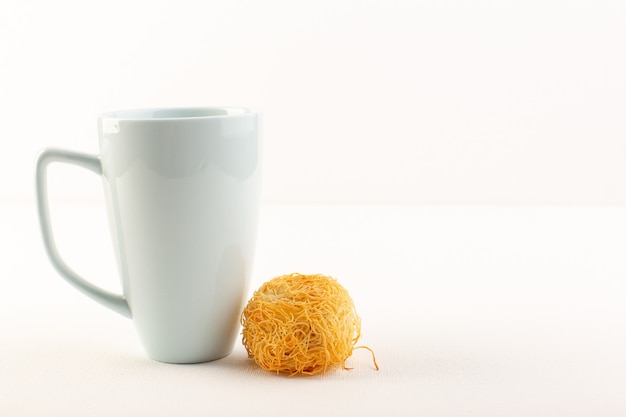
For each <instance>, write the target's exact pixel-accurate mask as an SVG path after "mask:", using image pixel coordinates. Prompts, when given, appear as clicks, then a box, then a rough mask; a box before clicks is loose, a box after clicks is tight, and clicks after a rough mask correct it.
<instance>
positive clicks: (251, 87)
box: [0, 0, 626, 417]
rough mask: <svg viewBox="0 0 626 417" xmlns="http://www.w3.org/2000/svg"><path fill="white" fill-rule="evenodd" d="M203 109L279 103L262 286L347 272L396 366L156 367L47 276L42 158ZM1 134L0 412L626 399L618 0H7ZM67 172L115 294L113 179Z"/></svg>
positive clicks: (242, 359) (77, 218)
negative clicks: (154, 112)
mask: <svg viewBox="0 0 626 417" xmlns="http://www.w3.org/2000/svg"><path fill="white" fill-rule="evenodd" d="M195 105H198V106H200V105H243V106H251V107H255V108H258V109H260V110H261V111H262V112H263V114H264V157H263V162H264V166H263V169H264V173H263V174H264V177H263V187H264V188H263V203H264V204H263V206H262V209H261V216H260V222H259V238H258V250H257V256H256V259H255V264H254V269H253V273H252V277H251V285H250V292H252V290H254V289H255V288H258V287H259V286H260V285H261V284H262V283H263V282H264V281H266V280H268V279H270V278H271V277H274V276H277V275H281V274H285V273H290V272H294V271H299V272H302V273H318V272H320V273H326V274H329V275H332V276H334V277H336V278H337V279H338V280H339V282H340V283H342V284H343V285H344V286H345V287H346V289H348V290H349V292H350V294H351V295H352V297H353V299H354V301H355V304H356V306H357V309H358V311H359V314H360V315H361V317H362V319H363V328H362V330H363V331H362V336H363V337H362V339H361V343H363V344H365V345H368V346H370V347H372V348H373V349H374V350H375V352H376V355H377V359H378V362H379V364H380V366H381V369H380V371H379V372H376V371H375V370H373V368H372V365H371V362H370V357H369V356H368V352H367V351H364V350H360V351H359V352H358V353H355V354H354V355H353V357H351V358H350V359H349V366H354V370H352V371H350V372H348V371H338V372H334V373H330V374H329V375H327V376H325V377H321V376H320V377H319V378H317V377H314V378H297V379H288V378H281V377H277V376H275V375H270V374H267V373H265V372H263V371H262V370H261V369H259V368H258V367H256V366H254V364H253V363H252V362H251V361H250V360H248V359H247V358H246V355H245V350H244V349H243V346H241V344H240V343H237V344H236V346H235V349H234V351H233V353H232V354H231V355H230V356H228V357H227V358H226V359H224V360H220V361H215V362H211V363H207V364H199V365H190V366H175V365H166V364H162V363H158V362H155V361H151V360H149V359H147V358H146V357H145V355H144V353H143V350H142V348H141V346H140V344H139V341H138V338H137V336H136V333H135V331H134V329H133V327H132V322H131V321H128V320H126V319H124V318H122V317H118V316H116V315H115V314H114V313H112V312H110V311H108V310H107V309H105V308H103V307H102V306H100V305H97V304H96V303H94V302H92V301H91V300H90V299H88V298H87V297H85V296H84V295H83V294H81V293H79V292H78V291H76V290H75V289H73V288H71V287H70V286H69V285H68V284H67V283H66V282H64V281H63V280H62V278H61V277H59V276H58V274H57V273H56V272H55V271H54V269H53V268H52V266H51V264H50V263H49V262H48V259H47V258H46V255H45V253H44V250H43V245H42V243H41V238H40V235H39V230H38V224H37V220H36V215H35V209H34V204H33V199H34V195H33V182H34V178H33V168H34V160H35V156H36V154H37V151H38V150H39V149H41V148H43V147H48V146H57V147H65V148H70V149H75V150H82V151H86V152H92V153H97V152H98V150H97V137H96V117H97V115H98V113H100V112H104V111H110V110H116V109H124V108H135V107H160V106H195ZM0 135H1V136H0V139H1V140H0V146H1V147H2V148H1V150H0V289H1V291H0V332H1V333H0V415H7V416H8V415H10V416H41V415H46V416H48V415H49V416H57V415H58V416H74V415H76V416H84V415H93V416H111V415H119V416H131V415H132V416H136V415H150V416H172V415H185V416H195V415H197V416H206V415H225V416H226V415H238V416H239V415H252V414H254V415H258V416H274V417H275V416H281V415H293V414H294V410H297V413H298V414H299V415H302V416H320V415H324V416H335V415H341V416H347V415H358V416H370V415H376V416H380V415H394V416H396V415H397V416H404V415H406V416H412V417H413V416H416V415H427V416H446V417H447V416H460V415H476V416H497V417H509V416H511V417H518V416H529V417H530V416H532V417H537V416H546V417H555V416H585V417H587V416H607V417H608V416H611V417H612V416H615V417H618V416H619V417H623V416H624V415H626V400H625V399H624V393H625V392H626V379H624V375H626V355H625V354H624V352H626V304H625V303H624V300H626V279H625V277H626V263H625V262H624V259H625V257H624V254H626V184H625V180H626V163H625V162H626V161H625V156H626V2H623V1H617V0H615V1H608V0H580V1H576V0H572V1H557V0H545V1H534V0H530V1H521V0H520V1H504V0H503V1H495V0H494V1H485V0H476V1H469V0H468V1H462V0H433V1H417V0H416V1H397V0H384V1H383V0H380V1H346V0H334V1H331V0H317V1H310V2H301V1H286V0H285V1H262V0H257V1H241V0H233V1H225V0H224V1H219V2H217V1H194V2H191V1H187V0H177V1H171V2H165V1H160V0H141V1H133V0H107V1H101V2H88V1H73V0H58V1H44V0H0ZM50 171H51V172H50V176H49V178H50V183H51V184H50V194H51V199H52V200H54V201H53V203H52V204H51V212H52V213H51V214H52V218H53V225H54V227H55V238H56V240H57V243H58V246H59V250H60V252H61V253H62V255H63V257H64V259H66V261H67V262H68V264H69V265H71V267H72V268H74V269H75V270H76V271H77V272H78V273H79V274H81V275H82V276H84V277H86V278H87V279H89V280H90V281H91V282H93V283H95V284H97V285H100V286H102V287H104V288H106V289H109V290H111V291H115V292H119V291H120V284H119V279H118V274H117V271H116V268H115V261H114V257H113V250H112V246H111V243H110V242H111V241H110V238H109V236H108V232H109V230H108V225H107V222H106V215H105V210H104V207H103V205H102V192H101V186H100V180H99V179H98V178H97V177H96V176H95V175H93V174H91V173H89V172H87V171H81V170H79V169H77V168H76V167H65V166H62V165H57V164H55V165H54V167H51V170H50ZM494 205H495V206H497V207H494ZM470 206H471V207H470ZM547 206H550V207H547ZM581 206H584V207H581ZM605 206H611V207H605ZM278 395H280V397H278V398H279V399H280V401H274V402H272V401H268V399H274V398H277V396H278ZM311 398H323V400H322V401H315V404H313V405H312V401H311ZM303 405H305V407H303Z"/></svg>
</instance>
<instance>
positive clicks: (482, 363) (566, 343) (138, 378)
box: [0, 203, 626, 417]
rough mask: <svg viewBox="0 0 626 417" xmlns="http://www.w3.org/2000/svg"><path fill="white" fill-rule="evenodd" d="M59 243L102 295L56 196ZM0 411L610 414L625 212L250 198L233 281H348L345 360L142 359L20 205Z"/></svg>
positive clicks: (5, 250) (95, 236) (130, 332)
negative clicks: (297, 276) (253, 225)
mask: <svg viewBox="0 0 626 417" xmlns="http://www.w3.org/2000/svg"><path fill="white" fill-rule="evenodd" d="M52 215H53V219H54V221H55V226H56V228H57V238H58V241H59V246H60V249H61V252H62V253H63V254H64V256H65V257H66V259H67V261H68V263H69V264H71V265H72V266H73V267H74V268H75V269H77V270H78V271H79V272H80V273H83V274H84V275H85V276H89V277H90V278H91V279H93V281H95V282H96V283H98V284H99V285H101V286H104V287H107V288H110V289H112V290H116V289H118V288H119V284H118V282H117V280H118V279H117V277H116V276H115V275H116V273H115V267H114V265H113V258H112V250H111V248H110V243H109V240H108V236H107V226H106V222H105V218H104V210H103V209H102V208H101V207H100V206H98V205H94V204H73V205H72V204H57V205H55V208H54V211H53V214H52ZM0 227H1V228H0V230H1V232H0V251H1V253H2V262H1V263H0V276H1V277H2V278H1V279H2V291H0V330H1V332H0V415H2V416H31V415H32V416H43V415H45V416H65V417H67V416H173V415H175V416H196V415H197V416H208V415H211V416H229V415H233V416H246V415H254V416H256V417H259V416H283V415H297V416H320V415H323V416H349V415H354V416H375V415H376V416H378V415H389V416H416V415H424V416H460V415H473V416H499V417H505V416H533V417H536V416H624V415H626V208H624V207H612V208H610V207H332V206H320V207H315V206H291V207H289V206H266V207H263V209H262V212H261V222H260V234H259V245H258V252H257V262H256V266H255V271H254V276H253V281H252V285H251V288H250V291H252V290H253V289H254V288H256V287H258V286H259V285H260V284H261V283H263V282H264V281H266V280H268V279H270V278H272V277H274V276H277V275H282V274H285V273H289V272H296V271H298V272H302V273H317V272H320V273H325V274H329V275H332V276H334V277H335V278H337V279H338V280H339V282H340V283H342V284H343V285H344V286H345V287H346V288H347V289H348V291H350V293H351V295H352V298H353V299H354V301H355V303H356V306H357V310H358V312H359V314H360V315H361V317H362V321H363V328H362V339H361V343H362V344H365V345H368V346H370V347H371V348H372V349H373V350H374V351H375V353H376V358H377V360H378V363H379V365H380V370H379V371H376V370H374V368H373V365H372V361H371V356H370V354H369V352H367V351H366V350H358V351H355V353H354V355H353V356H352V357H351V358H350V359H349V360H348V365H349V366H351V367H353V369H352V370H349V371H344V370H341V369H338V370H336V371H332V372H329V373H327V374H326V375H325V376H315V377H296V378H289V377H284V376H277V375H275V374H272V373H267V372H264V371H262V370H260V369H259V368H258V367H256V366H255V365H254V364H253V363H252V362H251V361H250V360H248V358H247V357H246V354H245V351H244V348H243V346H242V345H241V344H240V343H239V342H238V343H237V344H236V345H235V349H234V351H233V353H232V354H231V355H230V356H228V357H227V358H225V359H222V360H219V361H215V362H210V363H205V364H198V365H168V364H162V363H158V362H155V361H152V360H150V359H147V358H146V357H145V356H144V355H143V352H142V350H141V347H140V345H139V342H138V340H137V337H136V335H135V333H134V328H133V326H132V323H131V321H129V320H127V319H124V318H123V317H121V316H118V315H116V314H114V313H112V312H110V311H108V310H106V309H105V308H103V307H100V306H99V305H97V304H95V303H93V302H92V301H90V300H89V299H87V298H86V297H84V296H83V295H82V294H80V293H78V292H77V291H76V290H74V289H73V288H71V287H70V286H69V285H68V284H67V283H65V282H64V281H63V280H62V279H61V278H60V277H59V276H58V275H57V274H56V272H55V271H54V270H53V269H52V267H51V266H50V264H49V262H48V260H47V258H46V257H45V254H44V251H43V248H42V245H41V242H40V238H39V234H38V229H37V224H36V216H35V212H34V208H33V206H32V204H26V203H24V204H16V203H4V204H2V205H0Z"/></svg>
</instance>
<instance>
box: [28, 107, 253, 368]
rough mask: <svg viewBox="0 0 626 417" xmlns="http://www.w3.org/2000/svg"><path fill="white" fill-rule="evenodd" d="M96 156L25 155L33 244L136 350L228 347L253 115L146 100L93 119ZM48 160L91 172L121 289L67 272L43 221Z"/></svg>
mask: <svg viewBox="0 0 626 417" xmlns="http://www.w3.org/2000/svg"><path fill="white" fill-rule="evenodd" d="M98 129H99V138H100V155H99V156H92V155H84V154H78V153H74V152H71V151H65V150H58V149H47V150H44V151H43V152H42V153H41V154H40V155H39V158H38V161H37V197H38V209H39V213H40V220H41V221H40V223H41V226H42V233H43V238H44V243H45V245H46V249H47V251H48V254H49V257H50V259H51V261H52V263H53V265H54V266H55V267H56V268H57V270H58V271H59V272H60V273H61V275H63V276H64V277H65V278H66V279H67V280H68V281H69V282H70V283H72V284H73V285H75V286H76V287H77V288H79V289H80V290H82V291H83V292H85V293H86V294H87V295H89V296H91V297H92V298H94V299H95V300H97V301H99V302H100V303H102V304H104V305H105V306H107V307H109V308H111V309H113V310H115V311H117V312H118V313H121V314H122V315H125V316H128V317H131V318H132V320H133V321H134V324H135V326H136V329H137V332H138V334H139V336H140V338H141V340H142V343H143V345H144V347H145V349H146V352H147V353H148V355H149V356H150V357H152V358H154V359H156V360H159V361H164V362H171V363H193V362H203V361H208V360H213V359H217V358H220V357H223V356H226V355H227V354H228V353H230V351H231V350H232V348H233V344H234V341H235V339H236V337H237V334H238V329H239V323H238V319H239V315H240V312H241V308H242V306H243V302H244V301H245V300H244V297H245V295H246V294H247V289H248V283H249V278H250V271H251V268H252V263H253V258H254V249H255V244H256V229H257V217H258V206H259V191H260V144H259V117H258V114H257V113H256V112H253V111H251V110H247V109H241V108H187V109H146V110H130V111H122V112H113V113H107V114H104V115H102V116H100V118H99V119H98ZM51 162H66V163H73V164H76V165H79V166H83V167H85V168H88V169H90V170H92V171H94V172H96V173H98V174H101V176H102V179H103V184H104V194H105V197H106V201H107V210H108V214H109V223H110V226H111V235H112V238H113V244H114V248H115V253H116V258H117V262H118V267H119V271H120V276H121V279H122V286H123V295H115V294H111V293H108V292H105V291H103V290H101V289H99V288H97V287H95V286H93V285H92V284H90V283H89V282H88V281H87V280H85V279H83V278H81V277H80V276H78V275H77V274H76V273H74V272H73V271H72V270H71V268H70V267H69V266H67V265H66V264H65V262H64V261H63V259H62V257H61V256H60V255H59V253H58V251H57V249H56V246H55V243H54V239H53V236H52V231H51V228H50V222H49V214H48V206H47V195H46V188H45V183H46V172H47V166H48V164H49V163H51Z"/></svg>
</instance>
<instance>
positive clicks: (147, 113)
mask: <svg viewBox="0 0 626 417" xmlns="http://www.w3.org/2000/svg"><path fill="white" fill-rule="evenodd" d="M250 112H251V111H250V110H249V109H245V108H241V107H181V108H158V109H137V110H120V111H114V112H110V113H106V114H103V115H102V116H103V117H106V118H112V119H121V120H147V119H181V118H195V117H219V116H235V115H243V114H246V113H250Z"/></svg>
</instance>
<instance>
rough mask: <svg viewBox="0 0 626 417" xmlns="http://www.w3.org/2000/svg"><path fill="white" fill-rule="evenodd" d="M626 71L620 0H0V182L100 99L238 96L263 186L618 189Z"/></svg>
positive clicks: (137, 101) (604, 192)
mask: <svg viewBox="0 0 626 417" xmlns="http://www.w3.org/2000/svg"><path fill="white" fill-rule="evenodd" d="M625 74H626V3H625V2H621V1H617V0H615V1H608V0H593V1H591V0H581V1H556V0H547V1H505V0H503V1H484V0H477V1H462V0H444V1H434V0H433V1H398V0H390V1H346V0H333V1H320V0H318V1H314V2H313V1H311V2H301V1H286V0H278V1H277V0H270V1H240V0H239V1H219V2H218V1H188V0H179V1H161V0H141V1H128V0H107V1H106V2H87V1H76V0H59V1H53V2H50V1H44V0H19V1H18V0H0V134H1V135H2V146H3V151H2V152H0V199H3V200H20V201H31V200H32V198H33V196H32V168H33V161H34V158H35V155H36V153H37V151H38V150H39V149H40V148H42V147H45V146H59V147H67V148H72V149H77V150H83V151H88V152H93V153H96V152H97V137H96V116H97V114H98V113H100V112H104V111H109V110H116V109H123V108H133V107H152V106H187V105H243V106H252V107H256V108H258V109H260V110H261V111H263V113H264V133H265V135H264V139H265V150H264V163H265V164H264V201H265V202H266V203H267V202H269V203H273V202H279V203H283V202H288V203H311V202H321V203H426V204H447V203H452V204H457V203H460V204H465V203H469V204H620V205H621V204H624V203H626V184H625V179H626V163H624V162H625V161H624V156H625V155H626V116H625V115H626V75H625ZM57 173H58V174H57V177H58V181H57V180H55V181H57V184H58V183H60V184H61V185H60V186H58V187H57V189H56V191H54V192H53V195H54V198H62V199H63V198H64V199H68V200H71V201H74V200H81V199H90V198H99V193H100V189H99V186H98V182H97V181H96V180H93V179H91V178H90V174H88V173H83V172H76V171H75V168H67V169H64V168H59V169H58V170H57Z"/></svg>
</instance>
